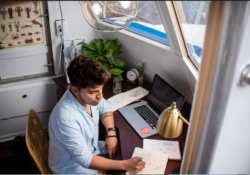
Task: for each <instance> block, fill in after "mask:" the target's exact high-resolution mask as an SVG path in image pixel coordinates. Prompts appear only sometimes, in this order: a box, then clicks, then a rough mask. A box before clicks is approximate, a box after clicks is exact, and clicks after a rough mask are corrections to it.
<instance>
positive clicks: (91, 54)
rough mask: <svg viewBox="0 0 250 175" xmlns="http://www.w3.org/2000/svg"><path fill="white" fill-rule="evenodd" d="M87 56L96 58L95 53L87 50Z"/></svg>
mask: <svg viewBox="0 0 250 175" xmlns="http://www.w3.org/2000/svg"><path fill="white" fill-rule="evenodd" d="M88 56H89V57H90V58H93V59H96V54H95V53H91V52H88Z"/></svg>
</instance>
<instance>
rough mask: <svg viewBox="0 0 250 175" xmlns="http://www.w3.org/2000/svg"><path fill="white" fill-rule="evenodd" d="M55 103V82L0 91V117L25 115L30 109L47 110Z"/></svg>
mask: <svg viewBox="0 0 250 175" xmlns="http://www.w3.org/2000/svg"><path fill="white" fill-rule="evenodd" d="M56 103H57V91H56V84H55V83H48V84H40V85H33V86H29V87H22V88H16V89H11V90H5V91H0V119H4V118H10V117H16V116H22V115H27V114H28V112H29V110H30V109H34V110H35V111H36V112H43V111H49V110H52V109H53V108H54V106H55V105H56Z"/></svg>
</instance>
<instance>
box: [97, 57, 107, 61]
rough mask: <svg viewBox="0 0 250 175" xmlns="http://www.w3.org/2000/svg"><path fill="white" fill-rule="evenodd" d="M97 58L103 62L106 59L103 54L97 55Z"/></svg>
mask: <svg viewBox="0 0 250 175" xmlns="http://www.w3.org/2000/svg"><path fill="white" fill-rule="evenodd" d="M97 58H98V60H101V61H103V62H106V61H107V60H106V58H105V57H104V56H98V57H97Z"/></svg>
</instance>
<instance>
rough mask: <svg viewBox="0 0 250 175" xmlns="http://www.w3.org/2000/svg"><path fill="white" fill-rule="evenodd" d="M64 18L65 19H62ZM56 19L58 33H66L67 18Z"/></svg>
mask: <svg viewBox="0 0 250 175" xmlns="http://www.w3.org/2000/svg"><path fill="white" fill-rule="evenodd" d="M62 20H63V21H62ZM62 20H61V19H58V20H56V21H55V22H56V34H57V35H58V36H59V35H60V34H61V33H62V32H63V33H65V20H64V19H62ZM62 25H63V27H62Z"/></svg>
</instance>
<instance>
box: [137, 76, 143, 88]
mask: <svg viewBox="0 0 250 175" xmlns="http://www.w3.org/2000/svg"><path fill="white" fill-rule="evenodd" d="M138 85H139V86H142V85H143V77H138Z"/></svg>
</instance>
